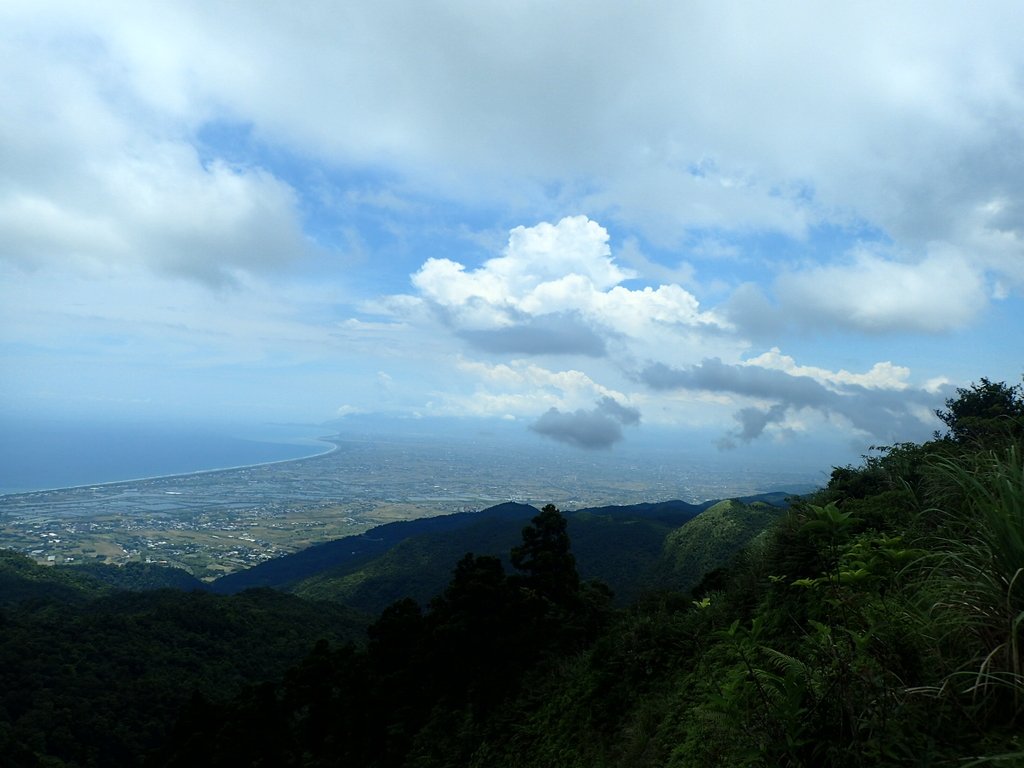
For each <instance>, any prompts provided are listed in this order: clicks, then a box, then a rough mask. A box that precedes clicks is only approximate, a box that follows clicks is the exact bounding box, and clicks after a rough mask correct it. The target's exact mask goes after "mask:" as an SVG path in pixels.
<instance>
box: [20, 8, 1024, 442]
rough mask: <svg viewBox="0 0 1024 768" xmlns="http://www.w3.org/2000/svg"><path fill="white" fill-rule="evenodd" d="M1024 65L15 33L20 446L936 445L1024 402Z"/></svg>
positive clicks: (670, 34)
mask: <svg viewBox="0 0 1024 768" xmlns="http://www.w3.org/2000/svg"><path fill="white" fill-rule="evenodd" d="M1022 38H1024V17H1022V16H1021V14H1020V12H1019V6H1018V5H1017V4H1016V3H1012V2H1007V3H996V2H982V3H975V4H971V5H970V7H967V6H965V5H963V4H958V3H932V2H929V3H900V4H892V3H857V4H849V5H844V6H837V5H835V4H821V3H810V2H808V3H800V2H786V3H777V4H773V3H729V4H721V3H710V2H709V3H675V2H640V3H631V4H622V3H604V2H559V3H537V2H523V3H511V4H500V5H499V4H495V3H481V2H437V3H413V2H377V1H375V2H349V3H334V2H303V3H283V2H281V3H276V2H265V3H233V2H185V1H183V2H176V3H125V2H93V3H79V2H48V1H45V0H44V1H39V0H33V2H17V1H15V2H6V3H4V4H3V7H2V8H0V46H2V48H0V52H2V54H3V55H2V57H0V68H2V69H3V71H2V72H0V147H2V150H0V345H2V346H0V349H2V353H0V354H2V358H0V364H2V371H3V376H2V378H0V399H2V402H3V405H2V409H3V411H4V413H6V414H7V415H8V416H20V417H29V418H37V417H38V418H43V417H45V418H74V419H116V418H127V419H171V420H175V421H180V422H188V421H205V422H209V421H223V422H230V423H259V422H266V421H285V420H293V421H303V422H310V421H312V422H320V421H328V420H332V419H339V418H340V419H344V418H349V417H351V416H354V415H357V414H360V415H373V414H385V415H388V416H393V417H401V418H417V419H423V418H430V417H446V418H448V417H456V418H462V419H466V420H467V424H470V423H471V422H470V420H476V419H481V420H493V419H502V420H504V421H508V422H510V423H512V424H517V425H520V426H521V428H522V430H523V431H524V432H525V433H528V434H532V435H534V436H535V438H536V439H537V440H557V441H560V442H563V443H567V444H569V445H575V446H578V447H580V448H609V447H613V446H615V445H616V444H618V443H620V442H621V441H623V440H626V441H630V440H634V441H639V440H643V439H644V436H645V435H647V436H653V435H655V434H657V435H665V434H668V435H679V436H693V435H699V436H700V440H702V441H704V442H705V443H706V444H707V446H708V449H709V450H715V449H716V448H717V449H720V450H723V451H727V452H732V454H733V455H735V456H736V457H737V460H742V458H743V456H744V455H748V454H749V452H754V451H762V452H764V451H770V452H772V454H773V455H784V454H785V452H786V451H793V452H794V455H796V454H797V453H799V452H800V451H801V450H804V451H805V452H806V449H807V447H808V446H812V445H813V446H816V445H820V444H822V442H823V441H824V442H825V443H828V444H829V445H832V446H834V447H835V450H836V454H835V455H836V456H839V455H840V454H841V453H842V452H843V451H845V452H847V453H849V452H852V455H855V454H856V453H857V452H859V451H861V450H863V449H864V448H866V447H867V446H868V445H872V444H881V443H887V442H892V441H894V440H906V439H920V438H923V437H927V436H928V435H929V434H930V433H931V431H932V430H933V429H935V428H936V427H937V426H938V424H937V422H936V421H935V420H934V417H933V416H932V411H933V409H934V408H935V407H937V406H941V404H942V402H943V399H944V398H946V397H949V396H950V395H951V394H952V393H953V392H954V390H955V388H956V387H957V386H964V385H965V384H967V383H969V382H970V381H972V380H976V379H977V378H979V377H981V376H988V377H990V378H993V379H997V380H1005V381H1010V382H1014V383H1015V382H1018V381H1019V380H1020V376H1021V373H1022V370H1024V365H1022V360H1024V354H1022V353H1024V341H1022V334H1021V333H1020V330H1021V329H1022V328H1024V303H1022V289H1024V248H1022V244H1024V239H1022V238H1024V48H1022V46H1021V45H1020V40H1021V39H1022ZM829 458H830V456H826V457H825V460H826V461H827V460H829Z"/></svg>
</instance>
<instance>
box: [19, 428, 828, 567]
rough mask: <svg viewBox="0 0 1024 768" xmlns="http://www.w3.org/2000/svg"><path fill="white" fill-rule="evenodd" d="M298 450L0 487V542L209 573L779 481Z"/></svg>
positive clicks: (470, 454) (417, 440) (648, 468)
mask: <svg viewBox="0 0 1024 768" xmlns="http://www.w3.org/2000/svg"><path fill="white" fill-rule="evenodd" d="M329 441H330V442H331V443H333V444H334V446H335V450H333V451H331V452H329V453H324V454H320V455H317V456H312V457H309V458H304V459H296V460H291V461H283V462H277V463H271V464H261V465H256V466H250V467H241V468H235V469H225V470H219V471H209V472H199V473H193V474H187V475H177V476H171V477H157V478H150V479H142V480H132V481H126V482H118V483H110V484H103V485H90V486H80V487H75V488H64V489H56V490H46V491H35V492H30V493H18V494H8V495H4V496H0V546H2V547H4V548H7V549H14V550H17V551H20V552H22V553H24V554H27V555H29V556H31V557H32V558H33V559H34V560H36V561H37V562H39V563H46V564H52V565H56V564H74V563H82V562H89V561H98V562H106V563H112V564H124V563H127V562H152V563H160V564H166V565H171V566H174V567H179V568H183V569H185V570H186V571H188V572H189V573H191V574H192V575H193V576H195V577H197V578H200V579H204V580H208V581H209V580H213V579H215V578H217V577H218V576H222V575H224V574H227V573H232V572H234V571H237V570H240V569H243V568H248V567H250V566H253V565H256V564H258V563H261V562H264V561H266V560H269V559H271V558H274V557H278V556H281V555H285V554H289V553H292V552H297V551H299V550H301V549H304V548H306V547H308V546H310V545H312V544H316V543H320V542H324V541H329V540H332V539H338V538H342V537H344V536H350V535H355V534H359V533H363V532H364V531H367V530H369V529H371V528H373V527H375V526H378V525H381V524H384V523H389V522H394V521H398V520H412V519H416V518H420V517H428V516H434V515H442V514H450V513H453V512H465V511H473V510H479V509H483V508H485V507H488V506H492V505H495V504H499V503H502V502H505V501H518V502H523V503H527V504H534V505H536V506H542V505H544V504H547V503H555V504H557V505H559V506H560V507H562V508H564V509H574V508H579V507H584V506H600V505H612V504H633V503H638V502H643V501H657V500H666V499H683V500H689V501H699V500H703V499H708V498H725V497H729V496H736V495H744V494H751V493H755V492H759V491H763V490H767V489H769V486H771V485H774V484H778V483H779V482H785V483H788V484H789V486H790V487H793V486H794V485H799V484H806V485H810V484H811V483H812V482H813V480H814V478H812V477H806V476H800V475H793V476H789V477H780V476H779V473H778V472H777V471H768V470H764V471H759V470H758V469H757V468H756V467H755V468H751V469H750V470H748V471H747V472H746V473H740V474H739V475H737V473H736V472H735V469H733V470H732V471H731V472H729V473H728V474H727V473H726V472H725V471H724V470H721V469H718V468H716V466H715V465H714V464H713V463H712V462H710V461H704V462H702V461H699V460H697V459H694V458H693V457H692V456H684V455H683V454H682V453H675V454H673V453H665V454H660V455H643V456H641V455H637V456H633V457H626V458H625V459H624V458H623V457H622V456H613V455H612V454H610V453H607V452H602V453H597V452H591V453H583V454H581V453H578V452H571V451H566V450H562V449H560V447H559V446H547V445H542V446H539V447H538V446H537V445H536V444H525V443H524V444H512V445H509V444H505V443H498V442H492V441H486V440H480V441H474V440H455V439H448V440H438V439H435V438H430V437H426V436H419V437H401V438H389V439H376V438H370V437H352V436H335V437H332V438H330V439H329Z"/></svg>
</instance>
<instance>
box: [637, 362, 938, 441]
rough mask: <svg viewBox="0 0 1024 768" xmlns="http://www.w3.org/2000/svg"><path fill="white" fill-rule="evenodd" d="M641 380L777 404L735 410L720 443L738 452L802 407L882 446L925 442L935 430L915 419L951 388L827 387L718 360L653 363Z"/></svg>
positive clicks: (667, 387)
mask: <svg viewBox="0 0 1024 768" xmlns="http://www.w3.org/2000/svg"><path fill="white" fill-rule="evenodd" d="M640 380H641V381H642V382H643V383H645V384H646V385H647V386H649V387H651V388H652V389H656V390H670V389H691V390H703V391H708V392H728V393H731V394H735V395H742V396H745V397H754V398H759V399H762V400H770V401H774V403H773V404H772V405H770V406H768V407H767V408H763V409H762V408H756V407H746V408H742V409H740V410H739V411H737V412H736V413H735V414H734V416H735V418H736V420H737V422H739V426H738V428H737V429H736V430H735V431H733V432H730V433H729V434H728V435H727V436H726V437H725V438H723V440H722V441H720V443H719V446H720V447H722V448H732V447H735V445H736V442H735V441H736V440H739V441H742V442H750V441H751V440H755V439H757V438H758V437H760V436H761V434H762V433H763V432H764V430H765V428H766V427H767V426H768V425H769V424H777V423H780V422H782V421H784V419H785V417H786V414H787V413H788V412H790V411H793V410H797V409H800V408H812V409H814V410H817V411H819V412H820V413H823V414H825V415H826V416H832V415H834V416H842V417H843V418H845V419H847V420H849V421H850V423H851V424H853V426H855V427H856V428H857V429H859V430H862V431H864V432H867V433H868V434H870V435H871V436H872V437H873V438H876V439H877V440H879V441H880V442H884V443H890V442H896V441H901V440H920V439H925V438H927V437H928V436H929V435H930V433H931V431H932V429H933V426H932V425H928V424H925V423H924V422H922V421H921V420H920V419H919V418H918V416H917V414H918V413H920V412H922V411H927V412H931V411H933V410H934V409H935V408H938V407H941V405H942V403H943V402H944V400H945V398H947V397H949V396H951V391H952V390H951V388H950V387H945V388H943V389H940V390H939V391H938V392H928V391H926V390H922V389H914V388H906V389H900V390H895V389H873V388H869V387H864V386H861V385H858V384H834V385H832V386H831V387H826V386H825V385H824V384H822V383H821V382H819V381H817V380H815V379H812V378H810V377H809V376H794V375H792V374H788V373H786V372H784V371H778V370H773V369H769V368H761V367H759V366H755V365H727V364H725V363H723V362H722V361H721V360H719V359H717V358H711V359H708V360H704V361H703V362H701V363H700V364H698V365H693V366H689V367H687V368H671V367H669V366H667V365H664V364H662V363H654V364H652V365H650V366H648V367H647V368H646V369H645V370H644V371H642V372H641V374H640Z"/></svg>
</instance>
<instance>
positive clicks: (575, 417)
mask: <svg viewBox="0 0 1024 768" xmlns="http://www.w3.org/2000/svg"><path fill="white" fill-rule="evenodd" d="M639 422H640V412H639V411H638V410H636V409H635V408H630V407H628V406H624V405H622V404H621V403H619V402H618V401H616V400H613V399H612V398H610V397H604V398H601V400H599V401H598V402H597V405H596V407H594V408H592V409H589V410H585V409H583V408H580V409H577V410H576V411H572V412H562V411H560V410H558V409H557V408H551V409H549V410H548V411H547V412H546V413H545V414H543V415H542V416H541V417H540V418H539V419H537V421H536V422H534V423H533V424H531V425H530V429H532V430H533V431H534V432H536V433H537V434H540V435H544V436H545V437H550V438H551V439H552V440H557V441H558V442H562V443H568V444H569V445H573V446H576V447H577V448H587V449H599V448H610V447H611V446H612V445H613V444H615V443H617V442H619V441H620V440H622V437H623V435H622V427H623V426H631V425H634V424H638V423H639Z"/></svg>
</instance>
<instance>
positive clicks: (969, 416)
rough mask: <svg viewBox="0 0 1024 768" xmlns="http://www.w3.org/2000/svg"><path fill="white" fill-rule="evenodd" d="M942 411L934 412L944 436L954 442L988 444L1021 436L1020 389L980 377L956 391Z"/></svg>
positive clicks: (1023, 395)
mask: <svg viewBox="0 0 1024 768" xmlns="http://www.w3.org/2000/svg"><path fill="white" fill-rule="evenodd" d="M956 393H957V397H956V398H950V399H949V400H947V401H946V410H939V411H936V412H935V415H936V416H938V417H939V418H940V419H941V420H942V422H943V423H944V424H945V425H946V426H947V427H948V428H949V432H948V433H947V437H948V438H949V439H951V440H955V441H956V442H958V443H974V444H979V445H980V444H991V443H992V442H993V441H999V440H1005V439H1011V440H1012V439H1019V438H1021V437H1022V436H1024V390H1022V389H1021V387H1020V385H1017V386H1008V385H1007V384H1005V383H1002V382H992V381H989V380H988V379H986V378H982V379H981V380H980V381H979V382H978V383H977V384H972V385H971V386H970V387H967V388H963V389H957V391H956Z"/></svg>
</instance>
